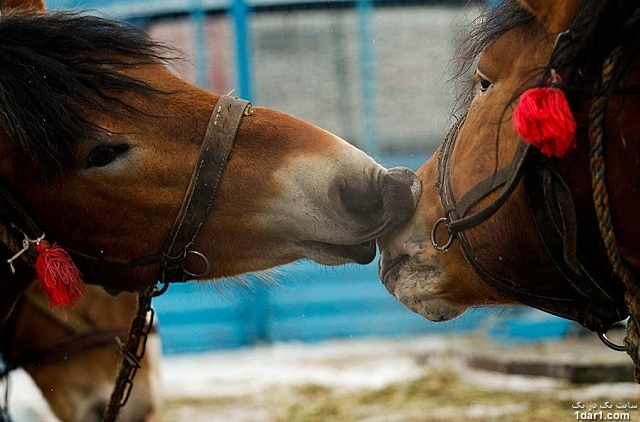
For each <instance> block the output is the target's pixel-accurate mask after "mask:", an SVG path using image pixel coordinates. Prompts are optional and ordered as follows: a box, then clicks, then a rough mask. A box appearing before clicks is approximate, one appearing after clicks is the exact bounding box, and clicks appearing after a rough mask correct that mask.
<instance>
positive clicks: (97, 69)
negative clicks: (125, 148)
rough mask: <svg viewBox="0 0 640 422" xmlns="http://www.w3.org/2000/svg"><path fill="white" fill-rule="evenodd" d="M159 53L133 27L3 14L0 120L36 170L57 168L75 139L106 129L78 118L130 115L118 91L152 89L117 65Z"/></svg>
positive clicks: (58, 15)
mask: <svg viewBox="0 0 640 422" xmlns="http://www.w3.org/2000/svg"><path fill="white" fill-rule="evenodd" d="M165 51H166V49H165V48H164V47H161V46H159V45H158V44H156V43H154V42H152V41H151V40H149V38H148V37H147V36H146V35H145V34H144V32H142V31H141V30H139V29H137V28H134V27H132V26H128V25H124V24H121V23H117V22H113V21H109V20H105V19H101V18H97V17H94V16H87V15H81V14H78V13H70V12H49V13H26V12H6V13H3V14H2V16H1V17H0V58H1V59H0V124H2V126H3V128H4V129H5V130H6V131H7V133H8V134H9V135H10V136H11V138H12V140H13V141H14V142H15V143H16V144H17V145H18V147H19V148H20V150H22V151H23V152H25V153H27V154H29V156H31V157H32V158H34V159H35V160H36V161H37V162H39V163H40V164H41V165H42V166H43V168H45V169H46V170H52V169H61V168H64V167H65V166H66V165H68V164H69V163H70V162H71V159H72V158H71V154H70V153H71V151H72V148H73V147H74V145H75V144H76V143H78V142H79V141H80V140H85V139H89V138H91V137H96V136H101V135H104V133H105V132H106V129H103V128H101V127H99V126H97V125H96V124H93V123H90V122H88V121H87V120H86V119H85V118H84V117H83V116H86V115H93V114H95V113H100V112H104V113H110V114H113V113H117V112H119V113H123V114H126V115H130V114H133V113H136V112H138V111H137V110H136V108H135V106H133V105H131V104H127V103H126V102H124V101H123V100H122V99H121V98H117V97H116V96H115V95H116V94H117V93H118V92H119V91H120V92H121V91H129V92H136V93H142V94H151V95H153V94H157V93H158V92H159V91H158V90H156V89H155V88H153V87H151V86H149V85H148V84H146V83H145V82H143V81H140V80H136V79H134V78H131V77H129V76H127V75H125V74H123V73H121V72H119V71H118V69H119V70H122V69H123V68H125V67H127V66H137V65H141V64H145V63H150V62H152V61H157V60H163V59H164V57H163V56H164V52H165ZM116 110H117V111H116ZM123 117H124V116H123Z"/></svg>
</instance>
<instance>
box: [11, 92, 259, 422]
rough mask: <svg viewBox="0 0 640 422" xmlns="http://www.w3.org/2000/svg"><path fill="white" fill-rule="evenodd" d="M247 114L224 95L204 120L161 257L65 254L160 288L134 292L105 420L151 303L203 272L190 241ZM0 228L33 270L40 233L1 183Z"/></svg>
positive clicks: (133, 364) (139, 346) (127, 382)
mask: <svg viewBox="0 0 640 422" xmlns="http://www.w3.org/2000/svg"><path fill="white" fill-rule="evenodd" d="M252 114H253V109H252V107H251V103H250V102H249V101H246V100H241V99H238V98H234V97H231V96H228V95H225V96H222V97H220V98H219V99H218V102H217V103H216V105H215V107H214V110H213V113H212V115H211V118H210V119H209V124H208V126H207V131H206V133H205V136H204V139H203V142H202V146H201V148H200V155H199V157H198V161H197V162H196V165H195V168H194V170H193V173H192V176H191V181H190V183H189V187H188V188H187V191H186V193H185V197H184V200H183V202H182V206H181V207H180V210H179V212H178V215H177V217H176V219H175V221H174V224H173V226H172V228H171V230H170V231H169V235H168V237H167V241H166V243H165V247H164V249H163V251H162V252H161V253H159V254H156V255H150V256H143V257H138V258H135V259H133V260H131V261H128V262H114V261H109V260H105V259H103V258H98V257H95V256H91V255H88V254H84V253H82V252H81V251H74V250H69V252H70V253H71V254H72V256H73V257H74V259H80V260H85V261H86V263H87V265H89V264H95V265H101V266H105V267H106V269H108V268H114V267H116V268H122V267H134V266H147V265H157V264H159V265H160V269H159V273H158V277H157V280H158V282H159V283H160V285H157V284H154V285H152V286H151V287H150V288H148V289H147V290H145V291H143V292H140V293H139V300H138V314H137V316H136V317H135V318H134V320H133V322H132V325H131V330H130V332H129V338H128V341H127V342H126V344H125V345H123V347H122V351H123V354H124V359H123V365H122V368H121V371H120V374H119V376H118V378H117V380H116V387H115V388H114V392H113V394H112V396H111V401H110V403H109V407H108V409H107V411H106V413H105V417H104V420H105V421H113V420H116V418H117V414H118V411H119V409H120V408H121V407H122V406H124V405H125V404H126V401H127V399H128V396H129V394H130V392H131V388H132V383H133V378H134V376H135V373H136V371H137V369H138V368H139V367H140V359H141V358H142V357H143V356H144V345H145V342H146V339H147V336H148V334H149V333H150V332H151V329H152V326H153V319H154V318H153V317H154V312H153V309H152V308H151V299H152V298H153V297H155V296H158V295H160V294H162V293H164V292H165V291H166V289H167V288H168V286H169V283H171V282H184V281H186V280H189V279H193V278H196V277H201V276H204V275H206V274H207V273H208V272H209V269H210V262H209V259H208V258H207V257H206V256H205V255H204V254H203V253H202V252H199V251H197V250H194V249H192V246H193V242H194V241H195V239H196V237H197V235H198V232H199V230H200V228H201V227H202V224H203V223H204V220H205V219H206V218H207V216H208V214H209V211H210V209H211V205H212V204H213V200H214V198H215V195H216V193H217V190H218V188H219V186H220V181H221V180H222V175H223V173H224V170H225V167H226V164H227V161H228V160H229V156H230V154H231V150H232V149H233V144H234V141H235V138H236V134H237V131H238V128H239V127H240V122H241V120H242V118H243V117H244V116H251V115H252ZM0 223H1V224H0V238H1V239H2V240H3V243H5V245H6V246H7V247H8V248H9V250H10V251H12V252H13V253H15V254H16V255H15V256H14V257H13V258H12V259H16V258H17V257H20V258H21V259H23V260H25V261H26V262H27V263H28V264H29V265H30V266H31V267H33V266H34V262H35V256H34V253H33V248H31V246H32V245H33V244H34V243H36V241H37V239H42V238H44V235H45V234H44V232H43V231H42V230H40V229H39V228H38V226H37V225H36V224H35V223H34V222H33V220H32V219H31V217H30V216H29V214H28V213H27V212H26V211H25V210H24V208H23V207H22V205H21V204H20V203H19V202H18V200H16V199H15V197H14V196H13V195H12V194H11V193H10V191H9V189H7V188H6V187H5V186H2V184H1V183H0ZM190 256H194V257H197V258H199V259H200V260H201V261H202V263H203V268H201V269H199V270H198V271H193V270H189V269H187V267H186V265H187V258H188V257H190Z"/></svg>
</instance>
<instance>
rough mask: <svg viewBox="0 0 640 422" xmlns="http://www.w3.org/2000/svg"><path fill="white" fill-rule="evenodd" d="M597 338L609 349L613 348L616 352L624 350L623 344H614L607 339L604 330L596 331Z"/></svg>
mask: <svg viewBox="0 0 640 422" xmlns="http://www.w3.org/2000/svg"><path fill="white" fill-rule="evenodd" d="M598 338H599V339H600V341H601V342H603V343H604V345H605V346H607V347H608V348H609V349H611V350H615V351H616V352H624V351H625V350H626V349H625V347H624V346H623V345H620V344H615V343H614V342H612V341H611V340H609V339H608V338H607V333H606V332H605V333H601V332H598Z"/></svg>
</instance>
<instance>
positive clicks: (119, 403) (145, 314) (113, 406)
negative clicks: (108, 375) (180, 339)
mask: <svg viewBox="0 0 640 422" xmlns="http://www.w3.org/2000/svg"><path fill="white" fill-rule="evenodd" d="M168 287H169V283H166V282H163V284H162V285H159V284H156V285H153V286H151V287H149V288H148V289H147V290H145V291H144V292H142V293H140V294H139V295H138V313H137V314H136V317H135V318H134V319H133V321H132V322H131V330H130V331H129V339H128V341H127V344H126V345H125V344H123V343H122V342H121V341H120V339H118V338H116V340H117V341H118V343H119V344H120V349H121V351H122V366H121V367H120V372H119V374H118V377H117V378H116V385H115V387H114V389H113V392H112V393H111V398H110V399H109V406H108V407H107V410H106V411H105V414H104V416H103V418H102V421H103V422H115V421H116V420H117V418H118V413H119V412H120V409H122V408H123V407H124V405H125V404H127V401H128V400H129V396H130V395H131V390H132V388H133V379H134V378H135V376H136V372H137V371H138V368H140V366H141V364H140V361H141V360H142V358H143V357H144V352H145V349H146V345H147V339H148V337H149V333H150V332H151V327H152V326H153V319H154V317H155V312H154V310H153V308H152V307H151V299H153V298H154V297H156V296H160V295H161V294H162V293H164V292H165V291H166V290H167V288H168Z"/></svg>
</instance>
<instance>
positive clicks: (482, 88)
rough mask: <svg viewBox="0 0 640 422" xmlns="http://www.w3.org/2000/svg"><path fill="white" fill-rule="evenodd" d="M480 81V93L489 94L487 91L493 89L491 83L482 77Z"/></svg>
mask: <svg viewBox="0 0 640 422" xmlns="http://www.w3.org/2000/svg"><path fill="white" fill-rule="evenodd" d="M479 79H480V92H487V90H488V89H489V88H490V87H491V85H492V83H491V81H489V80H487V79H484V78H482V77H480V78H479Z"/></svg>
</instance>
